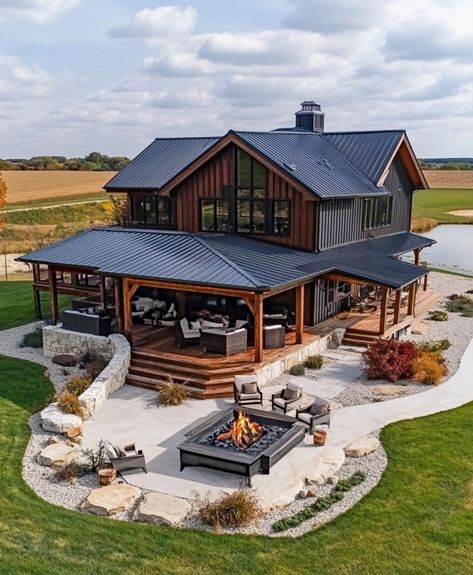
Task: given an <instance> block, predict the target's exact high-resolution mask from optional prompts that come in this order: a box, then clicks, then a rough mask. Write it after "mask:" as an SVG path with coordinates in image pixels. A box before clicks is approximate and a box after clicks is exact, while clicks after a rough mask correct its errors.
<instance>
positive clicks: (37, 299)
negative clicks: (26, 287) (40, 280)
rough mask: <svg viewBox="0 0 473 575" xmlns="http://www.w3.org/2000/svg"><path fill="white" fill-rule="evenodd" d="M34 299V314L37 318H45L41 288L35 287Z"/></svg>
mask: <svg viewBox="0 0 473 575" xmlns="http://www.w3.org/2000/svg"><path fill="white" fill-rule="evenodd" d="M33 299H34V315H35V317H36V319H43V314H42V313H41V292H40V291H39V289H35V288H33Z"/></svg>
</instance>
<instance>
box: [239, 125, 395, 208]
mask: <svg viewBox="0 0 473 575" xmlns="http://www.w3.org/2000/svg"><path fill="white" fill-rule="evenodd" d="M234 133H235V134H236V135H237V136H238V137H240V138H241V139H242V140H244V141H245V142H246V143H248V144H250V146H252V147H253V148H254V149H255V150H257V151H259V152H261V153H262V154H264V156H266V157H267V158H268V159H270V160H271V161H272V162H274V163H275V164H276V165H277V166H279V167H280V168H282V169H283V170H284V171H285V172H286V173H288V174H289V175H290V176H292V177H293V178H295V179H296V180H298V181H299V182H301V183H302V184H304V186H306V187H307V188H309V190H311V191H312V192H313V193H314V194H316V195H317V196H318V197H320V198H337V197H350V196H369V195H378V194H386V193H388V192H387V190H386V189H385V188H382V187H378V186H376V185H374V184H373V182H372V181H370V180H369V179H368V178H367V177H366V176H365V175H364V174H363V173H362V172H361V171H359V170H358V169H357V168H356V167H355V166H354V165H353V164H352V163H350V162H349V161H348V160H347V159H346V158H345V157H344V156H343V154H342V153H340V152H339V151H338V150H337V149H336V148H335V147H334V146H332V145H331V143H330V142H329V141H328V140H327V139H326V138H325V136H324V135H323V134H319V133H314V132H300V131H299V132H295V131H291V132H282V131H276V132H234Z"/></svg>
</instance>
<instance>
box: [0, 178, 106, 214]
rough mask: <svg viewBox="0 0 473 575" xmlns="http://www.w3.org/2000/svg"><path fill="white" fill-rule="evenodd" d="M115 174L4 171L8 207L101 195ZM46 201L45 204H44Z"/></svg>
mask: <svg viewBox="0 0 473 575" xmlns="http://www.w3.org/2000/svg"><path fill="white" fill-rule="evenodd" d="M114 174H115V172H85V171H84V172H75V171H44V172H41V171H5V172H2V175H3V177H4V178H5V181H6V183H7V187H8V191H7V202H8V204H15V205H16V204H25V205H26V206H28V205H29V204H31V205H41V203H48V204H50V203H53V202H56V201H59V200H61V201H62V200H64V201H75V200H79V201H80V200H81V199H82V198H83V199H88V196H95V197H94V199H96V198H97V197H98V196H102V195H104V193H103V190H102V187H103V186H104V184H105V183H106V182H107V181H108V180H110V178H111V177H112V176H113V175H114ZM45 200H46V201H45Z"/></svg>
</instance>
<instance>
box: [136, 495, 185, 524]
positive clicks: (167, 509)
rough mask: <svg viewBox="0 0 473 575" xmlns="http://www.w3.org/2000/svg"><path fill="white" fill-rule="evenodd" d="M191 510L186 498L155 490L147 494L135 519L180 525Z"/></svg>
mask: <svg viewBox="0 0 473 575" xmlns="http://www.w3.org/2000/svg"><path fill="white" fill-rule="evenodd" d="M190 510H191V506H190V504H189V502H188V501H186V500H185V499H182V498H180V497H174V495H166V494H165V493H157V492H156V491H153V492H151V493H148V494H147V495H145V497H144V499H143V501H142V502H141V503H140V505H139V507H138V509H137V510H136V514H135V519H136V520H137V521H146V522H147V523H162V524H164V525H178V524H179V523H182V521H183V520H184V518H185V516H186V515H187V514H188V513H189V511H190Z"/></svg>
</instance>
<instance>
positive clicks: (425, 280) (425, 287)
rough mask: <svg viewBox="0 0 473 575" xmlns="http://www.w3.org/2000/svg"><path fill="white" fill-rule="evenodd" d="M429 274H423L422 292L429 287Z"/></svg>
mask: <svg viewBox="0 0 473 575" xmlns="http://www.w3.org/2000/svg"><path fill="white" fill-rule="evenodd" d="M428 278H429V274H425V276H424V291H427V286H428V285H429V283H428V282H429V279H428Z"/></svg>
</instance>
